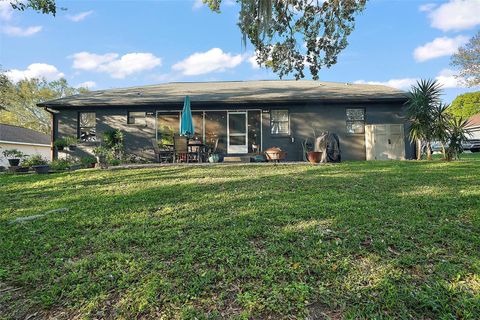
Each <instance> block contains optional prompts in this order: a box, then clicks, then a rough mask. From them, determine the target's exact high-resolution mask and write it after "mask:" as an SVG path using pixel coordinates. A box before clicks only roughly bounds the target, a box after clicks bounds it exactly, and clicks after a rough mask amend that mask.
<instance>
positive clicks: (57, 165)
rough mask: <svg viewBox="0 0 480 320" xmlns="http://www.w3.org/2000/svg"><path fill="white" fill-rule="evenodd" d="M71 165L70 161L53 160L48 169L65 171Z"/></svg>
mask: <svg viewBox="0 0 480 320" xmlns="http://www.w3.org/2000/svg"><path fill="white" fill-rule="evenodd" d="M71 165H72V162H71V161H68V160H66V159H58V160H53V161H52V163H51V164H50V168H51V169H52V170H55V171H63V170H67V169H68V168H69V167H70V166H71Z"/></svg>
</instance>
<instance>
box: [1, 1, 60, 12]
mask: <svg viewBox="0 0 480 320" xmlns="http://www.w3.org/2000/svg"><path fill="white" fill-rule="evenodd" d="M10 4H11V5H12V8H13V9H16V10H20V11H25V10H26V9H32V10H35V11H38V12H41V13H44V14H52V15H55V14H56V13H57V5H56V3H55V0H27V1H25V0H10Z"/></svg>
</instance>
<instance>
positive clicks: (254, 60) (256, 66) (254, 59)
mask: <svg viewBox="0 0 480 320" xmlns="http://www.w3.org/2000/svg"><path fill="white" fill-rule="evenodd" d="M248 63H250V65H251V66H252V68H253V69H260V65H259V64H258V62H257V56H256V55H252V56H250V57H249V58H248Z"/></svg>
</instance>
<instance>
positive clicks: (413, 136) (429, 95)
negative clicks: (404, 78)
mask: <svg viewBox="0 0 480 320" xmlns="http://www.w3.org/2000/svg"><path fill="white" fill-rule="evenodd" d="M441 94H442V91H441V85H440V84H439V83H438V82H437V81H436V80H420V81H417V84H416V85H415V86H413V87H412V89H411V90H410V92H409V98H408V101H407V102H406V105H407V109H406V114H407V117H408V118H409V119H410V121H411V126H410V131H409V135H410V140H411V141H412V142H415V143H416V144H417V160H420V159H421V156H422V150H421V147H422V142H424V143H426V145H427V158H428V160H431V159H432V154H431V142H432V140H433V139H434V138H435V135H436V130H435V121H436V118H437V117H438V113H439V112H438V110H440V108H439V106H441V100H440V96H441Z"/></svg>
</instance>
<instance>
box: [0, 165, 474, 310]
mask: <svg viewBox="0 0 480 320" xmlns="http://www.w3.org/2000/svg"><path fill="white" fill-rule="evenodd" d="M479 176H480V159H479V158H478V157H474V156H469V157H468V158H466V159H464V160H462V161H458V162H451V163H445V162H441V161H439V160H436V161H432V162H426V161H421V162H414V161H405V162H349V163H348V162H347V163H342V164H338V165H324V166H310V165H300V164H299V165H277V166H275V165H249V166H238V165H229V166H227V165H218V166H207V167H198V166H191V167H175V166H172V167H165V168H157V169H137V170H118V171H95V170H93V171H77V172H73V173H64V174H53V175H47V176H41V175H28V176H11V175H2V176H0V188H1V189H0V190H1V192H0V239H1V241H0V318H2V317H3V318H5V319H10V318H24V317H25V316H28V315H31V314H36V316H37V317H40V316H41V317H45V318H48V317H56V318H58V319H70V318H74V317H77V318H87V319H88V318H112V319H113V318H115V319H134V318H162V317H163V318H165V319H175V318H179V319H192V318H198V319H220V318H234V319H237V318H238V319H242V318H243V319H248V318H255V319H259V318H271V319H280V318H288V319H292V318H299V319H304V318H305V317H310V318H312V319H329V318H332V319H362V318H363V319H373V318H376V319H386V318H404V319H408V318H412V319H422V318H423V319H458V318H462V319H475V318H476V319H478V315H479V314H480V251H479V248H480V184H479V183H478V177H479ZM58 208H68V211H67V212H63V213H52V214H50V215H48V216H46V217H45V218H43V219H38V220H34V221H28V222H24V223H15V224H11V223H10V221H12V220H14V219H15V218H17V217H23V216H30V215H35V214H41V213H44V212H46V211H48V210H51V209H58ZM2 288H10V289H8V290H7V289H4V291H3V293H2V291H1V290H2Z"/></svg>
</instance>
